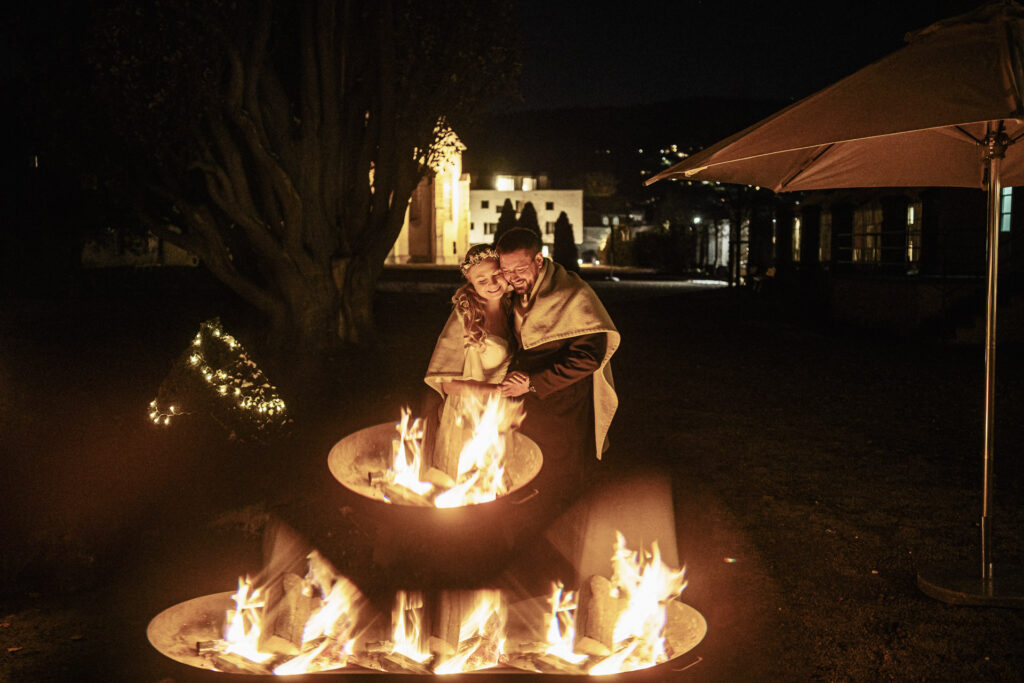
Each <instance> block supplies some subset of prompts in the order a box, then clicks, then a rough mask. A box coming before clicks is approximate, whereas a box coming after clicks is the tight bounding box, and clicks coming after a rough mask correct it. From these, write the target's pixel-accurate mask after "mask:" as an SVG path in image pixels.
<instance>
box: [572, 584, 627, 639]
mask: <svg viewBox="0 0 1024 683" xmlns="http://www.w3.org/2000/svg"><path fill="white" fill-rule="evenodd" d="M612 590H613V586H612V582H611V581H609V580H608V579H606V578H605V577H603V576H592V577H590V579H589V580H587V581H585V582H584V583H583V586H582V587H581V589H580V596H579V607H578V608H577V614H576V641H575V643H574V649H575V651H576V652H580V653H583V654H588V655H598V656H601V657H605V656H608V655H610V654H611V653H612V651H614V650H615V624H616V623H617V622H618V620H619V616H620V615H621V614H622V612H623V611H625V609H626V605H627V601H626V599H624V598H617V597H615V596H614V595H613V593H612Z"/></svg>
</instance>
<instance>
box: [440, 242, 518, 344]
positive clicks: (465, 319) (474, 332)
mask: <svg viewBox="0 0 1024 683" xmlns="http://www.w3.org/2000/svg"><path fill="white" fill-rule="evenodd" d="M489 259H493V260H494V261H495V263H497V262H498V254H497V252H495V251H494V249H493V248H492V247H491V246H489V245H485V244H477V245H475V246H473V247H470V249H469V251H467V252H466V258H465V259H463V261H462V266H461V269H462V276H463V277H464V278H467V282H466V283H465V284H463V285H462V286H461V287H459V288H458V289H457V290H455V294H454V295H453V296H452V305H453V306H454V307H455V310H456V311H458V312H459V317H460V318H462V325H463V327H465V329H466V346H476V347H480V346H483V343H484V339H486V338H487V328H486V325H485V312H484V309H485V305H486V302H485V301H484V299H483V297H481V296H480V295H479V294H477V293H476V289H475V288H474V287H473V283H471V282H469V281H468V278H469V269H470V268H472V267H473V266H475V265H476V264H478V263H480V262H481V261H486V260H489ZM508 306H509V298H508V297H505V298H504V299H502V302H501V309H502V312H503V313H507V312H508Z"/></svg>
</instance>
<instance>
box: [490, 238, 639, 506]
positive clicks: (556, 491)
mask: <svg viewBox="0 0 1024 683" xmlns="http://www.w3.org/2000/svg"><path fill="white" fill-rule="evenodd" d="M495 248H496V251H497V252H498V258H499V260H500V262H501V271H502V274H503V275H504V276H505V279H506V280H508V282H509V284H511V285H512V287H513V288H514V289H515V293H514V294H513V295H512V299H513V304H514V305H513V315H514V324H515V333H516V339H517V340H518V342H519V348H518V350H517V351H516V353H515V357H514V358H513V360H512V365H511V367H510V372H509V374H508V375H507V376H506V378H505V380H504V381H503V382H502V384H501V393H502V395H503V396H508V397H515V396H522V397H523V401H524V404H525V405H524V407H525V409H526V418H525V420H524V421H523V425H522V427H521V429H520V431H521V432H522V433H523V434H525V435H526V436H528V437H530V438H531V439H533V440H534V441H536V442H537V445H538V446H540V449H541V453H542V455H543V457H544V466H543V468H542V469H541V473H540V475H539V476H538V477H537V479H536V481H535V484H534V485H535V486H536V487H537V488H538V489H539V490H540V491H541V492H542V493H544V494H546V495H554V496H557V497H558V498H560V499H562V500H566V499H571V498H572V497H573V496H575V495H577V494H578V493H579V492H580V485H581V484H582V481H583V468H584V463H585V462H586V461H587V460H588V459H589V458H593V457H595V456H596V457H598V458H600V457H601V454H602V453H603V452H604V450H605V449H607V440H606V437H607V433H608V426H609V424H610V423H611V420H612V416H613V415H614V414H615V409H616V407H617V406H618V397H617V396H616V395H615V387H614V384H613V382H612V372H611V367H610V366H609V365H608V361H609V359H610V358H611V357H612V354H613V353H615V349H616V348H618V345H619V333H618V331H617V330H616V329H615V325H614V323H612V320H611V318H610V317H609V316H608V312H607V311H606V310H605V308H604V305H603V304H602V303H601V301H600V299H598V298H597V295H596V294H595V293H594V290H592V289H591V288H590V286H589V285H587V284H586V283H585V282H583V280H582V279H580V277H579V276H578V275H576V274H575V273H570V272H568V271H567V270H566V269H565V268H563V267H562V266H561V265H559V264H557V263H555V262H553V261H551V260H550V259H547V258H545V257H544V256H543V255H542V254H541V243H540V238H539V237H538V236H537V235H536V233H534V232H532V231H530V230H525V229H522V228H515V229H513V230H509V231H508V232H506V233H505V234H504V235H502V237H501V239H500V240H498V244H497V245H496V247H495Z"/></svg>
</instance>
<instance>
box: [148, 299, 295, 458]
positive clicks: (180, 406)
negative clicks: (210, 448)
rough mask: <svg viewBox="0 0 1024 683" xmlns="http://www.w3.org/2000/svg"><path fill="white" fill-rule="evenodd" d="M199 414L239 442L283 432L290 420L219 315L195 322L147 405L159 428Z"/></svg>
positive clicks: (273, 390) (273, 388)
mask: <svg viewBox="0 0 1024 683" xmlns="http://www.w3.org/2000/svg"><path fill="white" fill-rule="evenodd" d="M203 414H205V415H208V416H209V417H211V418H212V419H213V420H214V421H216V422H217V423H218V424H220V425H221V426H222V427H224V429H226V430H227V431H228V432H230V433H231V434H232V435H233V436H234V437H237V438H239V439H243V440H250V439H253V440H264V439H268V438H272V437H274V436H278V435H281V434H283V433H285V432H286V431H287V429H288V427H289V426H290V425H291V423H292V420H291V418H290V417H288V413H287V410H286V406H285V404H284V401H283V400H281V397H280V396H279V395H278V394H277V389H276V387H274V385H273V384H271V383H270V381H269V380H268V379H267V377H266V375H264V374H263V371H262V370H260V369H259V367H257V365H256V363H255V362H254V361H253V360H252V359H251V358H250V356H249V354H248V353H247V352H246V350H245V348H244V347H243V346H242V345H241V344H240V343H239V342H238V340H237V339H235V338H234V337H232V336H231V335H229V334H227V333H226V332H225V331H224V328H223V327H221V324H220V319H219V318H214V319H213V320H207V321H206V322H204V323H202V324H201V325H200V326H199V332H198V333H197V334H196V336H195V338H194V339H193V340H192V344H191V345H190V346H189V348H187V349H186V350H185V351H184V353H182V354H181V356H179V357H178V360H177V361H175V363H174V366H173V367H172V368H171V371H170V373H169V374H168V375H167V377H166V378H165V379H164V381H163V382H161V383H160V389H159V391H158V392H157V397H156V398H155V399H153V401H152V402H151V403H150V404H149V418H150V419H151V420H152V421H153V422H154V423H155V424H158V425H163V426H166V425H169V424H170V423H171V420H172V419H175V418H178V417H181V416H184V415H203Z"/></svg>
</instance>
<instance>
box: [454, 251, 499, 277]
mask: <svg viewBox="0 0 1024 683" xmlns="http://www.w3.org/2000/svg"><path fill="white" fill-rule="evenodd" d="M487 259H494V260H495V261H497V260H498V252H496V251H494V249H492V248H491V247H483V248H482V249H476V248H475V247H474V248H473V249H470V250H469V251H468V252H466V260H465V261H463V262H462V274H463V275H466V273H468V272H469V269H470V268H472V267H473V266H475V265H476V264H478V263H480V262H481V261H486V260H487Z"/></svg>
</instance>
